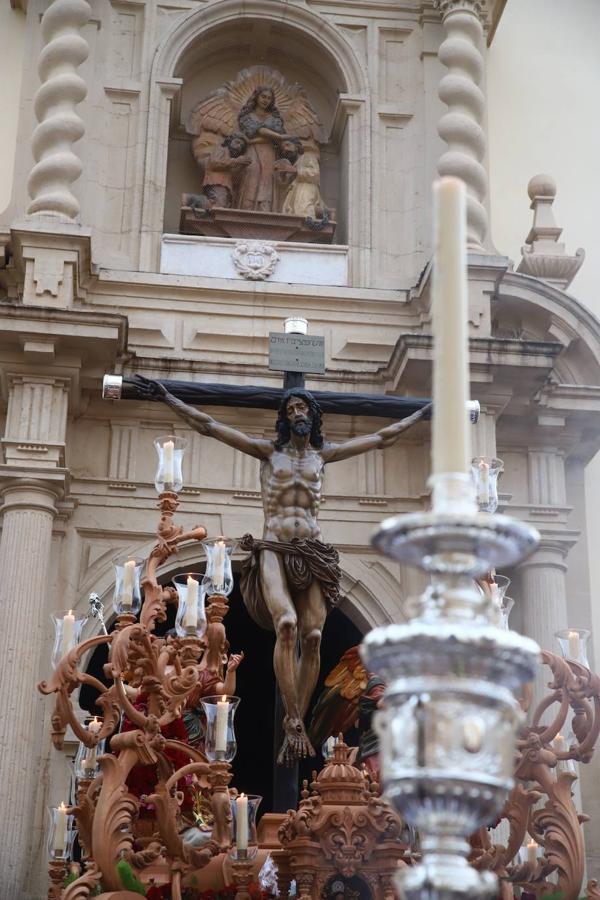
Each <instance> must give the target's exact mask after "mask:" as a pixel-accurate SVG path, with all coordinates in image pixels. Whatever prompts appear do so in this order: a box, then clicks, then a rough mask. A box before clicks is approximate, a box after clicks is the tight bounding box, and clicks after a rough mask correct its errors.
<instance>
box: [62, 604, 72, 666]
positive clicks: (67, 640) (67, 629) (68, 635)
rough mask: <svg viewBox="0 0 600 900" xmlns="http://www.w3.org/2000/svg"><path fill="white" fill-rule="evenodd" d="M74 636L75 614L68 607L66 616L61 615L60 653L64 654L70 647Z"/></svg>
mask: <svg viewBox="0 0 600 900" xmlns="http://www.w3.org/2000/svg"><path fill="white" fill-rule="evenodd" d="M74 636H75V616H74V615H73V611H72V610H71V609H70V610H69V612H68V613H67V614H66V616H63V623H62V641H61V645H60V651H61V655H62V656H64V655H65V654H66V653H68V652H69V650H70V649H71V645H72V644H73V638H74Z"/></svg>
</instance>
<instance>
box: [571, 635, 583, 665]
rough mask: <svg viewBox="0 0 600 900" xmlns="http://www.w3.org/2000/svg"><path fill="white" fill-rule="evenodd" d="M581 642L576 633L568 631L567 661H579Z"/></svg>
mask: <svg viewBox="0 0 600 900" xmlns="http://www.w3.org/2000/svg"><path fill="white" fill-rule="evenodd" d="M580 646H581V640H580V637H579V632H578V631H569V659H579V650H580Z"/></svg>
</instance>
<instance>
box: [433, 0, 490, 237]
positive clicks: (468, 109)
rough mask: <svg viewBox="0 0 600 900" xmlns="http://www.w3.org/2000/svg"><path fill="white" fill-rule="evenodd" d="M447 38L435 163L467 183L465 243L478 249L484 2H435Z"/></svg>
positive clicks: (482, 192)
mask: <svg viewBox="0 0 600 900" xmlns="http://www.w3.org/2000/svg"><path fill="white" fill-rule="evenodd" d="M436 5H437V7H438V9H440V11H441V13H442V22H443V25H444V30H445V32H446V37H445V39H444V41H443V42H442V44H441V45H440V48H439V50H438V57H439V59H440V61H441V62H442V63H443V64H444V65H445V66H446V68H447V69H448V72H447V73H446V74H445V75H444V76H443V78H442V79H441V81H440V84H439V88H438V94H439V97H440V100H442V102H443V103H445V104H446V106H447V107H448V111H447V112H446V113H444V115H443V116H442V118H441V119H440V121H439V123H438V133H439V135H440V137H441V138H442V139H443V140H444V141H445V142H446V144H447V145H448V149H447V150H446V152H445V153H444V154H442V156H441V158H440V160H439V162H438V172H439V174H440V175H455V176H456V177H458V178H462V180H463V181H464V182H465V184H466V186H467V245H468V247H469V249H470V250H476V251H477V250H483V241H484V239H485V236H486V233H487V228H488V216H487V210H486V208H485V206H484V205H483V201H484V200H485V196H486V193H487V172H486V170H485V167H484V166H483V165H482V162H481V161H482V159H483V157H484V153H485V134H484V131H483V127H482V122H483V112H484V108H485V97H484V94H483V91H482V90H481V87H480V85H481V82H482V78H483V67H484V63H483V54H482V47H483V19H484V14H485V2H484V0H437V3H436Z"/></svg>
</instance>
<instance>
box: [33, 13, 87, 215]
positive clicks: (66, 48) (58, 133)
mask: <svg viewBox="0 0 600 900" xmlns="http://www.w3.org/2000/svg"><path fill="white" fill-rule="evenodd" d="M90 14H91V7H90V5H89V4H88V3H87V2H86V0H53V2H52V3H50V5H49V6H48V8H47V9H46V11H45V12H44V15H43V16H42V35H43V37H44V40H45V45H44V47H43V48H42V51H41V53H40V57H39V60H38V71H39V74H40V79H41V82H42V83H41V85H40V87H39V89H38V91H37V93H36V95H35V98H34V107H35V114H36V116H37V119H38V122H39V124H38V126H37V127H36V129H35V131H34V132H33V138H32V150H33V156H34V159H35V160H36V164H35V166H34V167H33V169H32V170H31V173H30V175H29V181H28V189H29V196H30V197H31V203H30V204H29V208H28V210H27V212H28V213H29V214H30V215H33V214H36V213H38V214H42V215H55V216H64V217H66V218H67V219H74V218H76V216H77V215H78V213H79V202H78V201H77V198H76V197H75V196H74V194H73V192H72V191H71V184H72V183H73V182H74V181H76V179H77V178H79V176H80V175H81V169H82V166H81V161H80V159H79V157H78V156H77V155H76V154H75V153H74V152H73V150H72V145H73V144H74V143H75V142H76V141H78V140H79V139H80V138H81V137H83V134H84V131H85V126H84V123H83V120H82V119H81V117H80V116H79V115H78V114H77V112H76V106H77V104H78V103H81V101H82V100H83V99H84V97H85V96H86V94H87V85H86V83H85V81H84V80H83V78H82V77H81V75H79V73H78V72H77V69H78V68H79V66H80V65H81V63H82V62H84V61H85V60H86V59H87V57H88V54H89V49H90V48H89V45H88V43H87V41H86V40H85V38H84V37H83V36H82V35H81V33H80V32H81V29H82V28H83V26H84V25H85V24H86V23H87V22H88V20H89V17H90Z"/></svg>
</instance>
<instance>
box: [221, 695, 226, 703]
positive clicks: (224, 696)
mask: <svg viewBox="0 0 600 900" xmlns="http://www.w3.org/2000/svg"><path fill="white" fill-rule="evenodd" d="M226 700H227V694H223V696H222V697H221V701H222V702H223V703H225V701H226Z"/></svg>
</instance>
